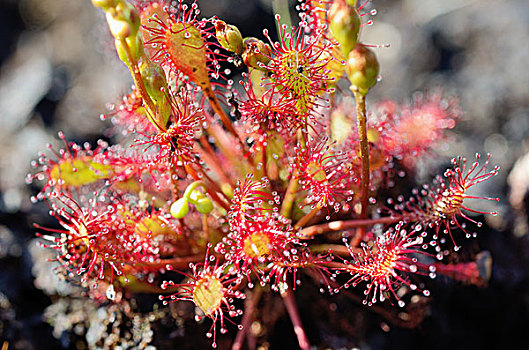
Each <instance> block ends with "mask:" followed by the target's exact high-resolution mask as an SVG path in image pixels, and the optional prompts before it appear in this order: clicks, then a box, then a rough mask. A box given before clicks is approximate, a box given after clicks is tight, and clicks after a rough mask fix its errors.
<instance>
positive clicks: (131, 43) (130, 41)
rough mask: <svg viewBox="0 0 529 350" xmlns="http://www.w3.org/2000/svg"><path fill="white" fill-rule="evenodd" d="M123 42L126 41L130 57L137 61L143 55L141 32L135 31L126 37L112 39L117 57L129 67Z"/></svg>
mask: <svg viewBox="0 0 529 350" xmlns="http://www.w3.org/2000/svg"><path fill="white" fill-rule="evenodd" d="M124 42H126V43H127V46H128V47H129V50H130V53H131V55H132V57H133V58H134V60H135V61H136V62H137V61H138V60H139V59H140V57H141V56H142V55H143V39H142V37H141V34H139V33H137V34H136V35H135V36H131V37H127V38H125V39H116V40H115V41H114V43H115V45H116V51H117V53H118V56H119V59H120V60H121V61H123V63H125V64H126V65H127V67H130V62H129V59H128V57H127V53H126V52H127V51H126V48H125V45H124Z"/></svg>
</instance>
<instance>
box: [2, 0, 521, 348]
mask: <svg viewBox="0 0 529 350" xmlns="http://www.w3.org/2000/svg"><path fill="white" fill-rule="evenodd" d="M198 3H199V5H200V8H201V10H202V15H203V16H204V17H210V16H212V15H213V14H215V15H217V16H218V17H220V18H222V19H224V20H225V21H226V22H230V23H233V24H236V25H237V26H238V27H239V28H240V29H241V32H243V34H244V35H245V36H257V37H262V29H263V28H270V29H271V30H272V29H273V28H274V23H273V17H272V6H271V0H255V1H250V0H199V1H198ZM295 5H296V3H295V2H291V7H292V8H294V6H295ZM368 6H370V7H369V9H371V8H376V9H377V15H376V16H375V18H374V25H372V26H366V27H364V28H363V32H362V35H361V40H362V41H363V42H364V43H368V44H374V45H376V44H381V45H384V44H390V47H389V48H378V49H376V51H377V54H378V55H379V60H380V63H381V75H382V81H381V82H380V83H379V84H378V85H377V86H376V88H375V89H374V90H373V93H371V94H370V101H378V100H381V99H388V98H391V99H395V100H396V101H397V102H403V101H406V100H409V99H410V98H411V96H412V95H413V94H414V93H415V92H417V91H425V90H426V91H427V90H434V89H436V88H439V87H440V88H442V90H443V91H444V92H445V93H446V94H448V95H456V96H458V97H459V98H460V102H461V108H462V110H463V111H464V116H463V120H462V121H461V122H460V123H459V124H458V125H457V127H456V128H455V129H454V134H455V135H456V136H455V139H454V141H453V142H451V143H449V144H446V145H443V147H442V148H441V149H439V150H438V152H439V154H441V156H442V157H444V161H445V162H446V161H447V160H448V159H449V158H450V157H453V156H455V155H463V156H466V157H469V158H471V159H472V158H473V157H474V154H475V153H476V152H479V153H482V154H486V153H491V154H492V156H493V157H492V162H493V163H495V164H499V165H500V166H501V171H500V174H499V175H498V176H496V177H495V178H493V179H491V180H490V181H487V182H486V183H484V184H483V185H482V186H480V188H479V189H478V191H479V192H480V193H486V194H487V195H488V196H491V197H500V198H501V202H500V204H498V205H496V204H495V203H494V210H496V211H498V213H499V215H498V216H495V217H486V218H485V221H486V224H487V225H485V226H486V227H485V228H484V229H482V230H481V231H480V235H479V237H478V238H477V243H476V244H478V245H479V248H480V249H481V250H487V251H490V252H491V255H492V259H493V266H492V275H491V280H490V284H489V287H488V288H486V289H479V288H477V287H465V286H461V285H457V284H450V283H448V282H447V283H446V284H444V285H441V286H438V287H437V290H435V291H433V292H432V295H433V296H432V298H433V299H434V301H433V303H432V308H431V314H430V316H429V317H427V319H426V320H425V322H424V323H423V324H422V325H421V326H420V327H419V328H417V329H415V330H406V329H399V328H398V327H390V326H388V325H387V324H385V323H384V322H383V321H380V320H379V321H378V325H379V326H378V327H374V328H373V329H370V330H368V331H365V332H363V333H362V337H361V339H360V340H359V341H356V340H355V344H356V345H357V346H358V347H360V348H365V349H400V348H402V349H404V348H407V349H409V348H431V349H445V348H448V347H450V348H453V349H488V348H492V347H497V348H510V345H513V346H514V344H516V343H517V341H518V340H521V341H522V342H523V343H522V344H525V345H524V346H528V345H527V340H526V337H525V336H524V335H525V333H524V332H526V327H527V325H528V324H529V238H528V235H527V233H528V232H529V229H528V221H527V217H528V215H527V213H528V208H529V196H528V195H527V190H528V188H529V153H528V152H529V69H527V66H528V65H529V45H527V42H528V41H529V2H528V1H527V0H510V1H508V0H504V1H497V0H495V1H493V0H490V1H487V0H374V1H373V3H372V4H370V5H368ZM237 80H238V79H236V81H237ZM131 84H132V81H131V79H130V76H129V73H128V70H127V69H126V67H125V66H124V65H123V64H122V63H121V62H120V61H119V60H118V59H117V56H116V54H115V52H114V47H113V44H112V40H111V37H110V34H109V33H108V29H107V27H106V24H105V23H104V17H103V14H102V13H101V12H98V11H97V10H96V9H94V8H93V7H92V5H91V3H90V1H88V0H0V150H1V151H0V346H2V344H4V341H8V344H9V349H44V348H45V349H55V348H57V349H60V348H75V347H77V346H78V345H79V344H76V343H72V342H71V340H70V338H68V336H67V335H65V334H63V333H61V332H60V330H57V328H56V327H55V329H54V328H53V327H51V326H50V325H49V324H48V323H46V322H45V317H44V316H43V315H44V314H45V310H46V308H48V306H49V305H50V304H51V302H52V299H53V298H52V297H51V298H50V297H49V296H47V294H48V295H49V294H53V293H47V294H45V293H44V292H43V291H42V289H45V290H46V288H47V286H46V281H42V278H41V280H40V281H39V282H37V283H35V276H36V275H38V274H39V272H38V270H39V265H36V264H35V261H38V260H39V259H41V260H42V257H41V256H40V255H39V253H38V252H36V251H37V249H35V242H34V240H33V238H34V229H33V228H32V226H31V224H32V222H39V223H41V224H44V225H45V224H46V220H50V219H49V217H48V216H47V213H46V212H47V208H46V206H45V205H43V204H42V203H41V204H39V205H33V204H32V203H31V201H30V200H29V198H30V195H31V194H32V193H33V194H34V191H35V188H32V187H30V186H28V185H27V184H26V183H25V181H24V179H25V177H26V174H27V172H28V171H29V164H30V161H31V160H33V159H35V158H36V157H37V154H38V152H40V151H45V149H46V144H47V143H52V144H55V145H59V143H58V141H57V132H58V131H59V130H61V131H64V132H65V134H66V135H67V137H68V139H69V140H72V141H76V142H84V141H88V142H92V143H93V142H94V141H95V140H97V139H98V138H100V137H101V135H102V131H103V130H104V128H105V126H108V124H105V123H108V122H102V121H101V120H100V118H99V115H100V114H101V113H105V112H106V107H105V106H106V105H107V104H108V103H111V102H116V101H119V100H120V98H121V96H122V95H123V94H124V93H125V92H127V91H128V90H129V89H130V86H131ZM432 175H434V174H432V173H430V172H425V174H423V175H422V176H424V179H425V181H429V179H431V176H432ZM32 191H33V192H32ZM489 209H491V208H489ZM37 287H39V288H37ZM70 321H71V320H70ZM70 321H68V322H70ZM64 322H67V321H64ZM320 331H321V330H320ZM325 336H329V339H330V338H332V337H331V335H328V334H327V335H321V337H325ZM342 338H343V336H342ZM333 339H334V338H333ZM333 341H334V343H333ZM327 343H328V344H335V345H329V347H332V348H337V349H338V348H344V349H345V348H348V346H349V345H347V344H350V342H348V340H347V339H345V340H343V341H342V340H340V339H338V340H337V339H334V340H329V341H327ZM6 344H7V343H6ZM43 344H45V345H43ZM340 344H341V345H340ZM272 345H273V343H272ZM79 346H81V345H79ZM274 348H275V349H280V348H281V347H277V346H276V347H274V346H272V349H274ZM2 349H3V348H2Z"/></svg>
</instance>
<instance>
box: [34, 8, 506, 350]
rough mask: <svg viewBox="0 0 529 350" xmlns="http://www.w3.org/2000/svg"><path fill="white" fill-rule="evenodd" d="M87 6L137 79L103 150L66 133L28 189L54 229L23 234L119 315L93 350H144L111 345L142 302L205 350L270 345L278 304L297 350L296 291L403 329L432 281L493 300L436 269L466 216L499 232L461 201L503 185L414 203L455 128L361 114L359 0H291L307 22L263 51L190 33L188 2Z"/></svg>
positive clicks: (457, 170) (419, 115) (468, 277)
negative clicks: (443, 279) (430, 162)
mask: <svg viewBox="0 0 529 350" xmlns="http://www.w3.org/2000/svg"><path fill="white" fill-rule="evenodd" d="M92 3H93V5H94V6H96V7H97V8H99V10H100V11H104V13H105V16H106V21H107V23H108V28H109V30H110V33H111V34H112V37H113V39H114V44H115V49H116V52H117V54H118V56H119V58H120V60H121V61H122V62H123V64H125V65H126V66H127V67H128V68H129V70H130V73H131V76H132V78H133V81H134V85H133V86H132V88H131V90H130V91H129V92H128V93H127V94H126V95H125V96H123V98H122V99H121V100H120V101H119V102H118V103H113V104H112V105H111V107H110V108H109V111H108V113H106V114H105V116H104V117H105V118H106V119H110V120H111V122H112V127H111V130H110V131H106V132H105V135H108V134H109V133H114V138H113V140H114V144H109V143H107V142H104V141H99V142H98V143H97V144H96V145H89V144H76V143H73V142H70V141H68V137H67V135H64V134H63V133H61V132H59V138H60V139H62V140H63V147H62V148H61V149H54V148H52V147H49V151H47V152H44V153H42V154H39V157H38V160H36V161H35V162H34V163H33V167H34V170H33V171H32V172H31V173H30V175H28V181H30V182H33V181H35V182H36V183H38V184H39V185H41V190H40V192H39V193H38V195H36V196H35V197H34V198H33V200H34V201H35V202H37V201H44V202H45V203H46V204H47V206H48V207H49V213H50V215H51V216H52V217H53V218H55V219H56V221H57V225H56V226H55V227H42V226H40V225H38V224H35V226H36V227H37V231H38V233H37V235H38V236H39V237H40V242H41V244H42V246H43V247H45V248H47V249H51V250H54V251H55V252H56V255H55V260H56V261H57V267H56V269H55V270H56V271H55V272H56V273H57V274H58V275H59V276H61V278H64V279H65V280H66V281H68V282H69V283H72V284H74V285H75V286H77V287H80V288H79V289H78V290H77V291H76V293H78V295H76V297H79V298H89V299H91V300H92V302H94V303H96V304H97V305H100V306H101V307H106V308H108V309H109V310H110V309H111V310H113V311H112V313H113V316H112V317H110V318H109V320H107V322H106V323H105V329H108V330H107V332H108V335H112V337H110V336H109V337H107V339H106V340H104V339H101V340H98V341H99V343H97V341H96V342H95V343H94V344H93V345H94V346H96V345H97V346H98V347H107V348H112V347H115V346H121V347H122V348H126V347H134V348H146V347H147V346H149V339H147V337H145V336H137V334H141V332H140V331H138V330H137V329H136V330H130V331H127V330H124V329H123V328H124V327H125V328H126V327H127V326H126V325H127V323H126V322H124V321H123V319H124V318H125V317H128V318H130V319H131V320H137V319H140V318H141V317H143V316H142V315H144V314H145V312H144V311H141V310H140V308H139V307H138V305H139V304H140V302H139V301H140V300H145V299H146V298H147V300H150V299H148V296H154V297H155V298H153V299H154V300H153V301H152V305H154V309H156V310H168V311H167V312H166V314H165V316H164V317H165V318H166V319H167V318H168V319H169V321H166V323H165V327H166V328H170V329H172V330H174V331H175V332H176V331H178V332H180V333H178V334H185V332H191V330H190V329H191V328H192V327H193V323H189V322H187V321H186V320H188V319H192V320H195V321H196V322H198V324H197V325H196V327H202V328H204V327H205V329H206V331H205V332H204V333H203V334H204V335H203V336H204V337H205V338H206V339H207V338H209V339H208V343H209V344H210V346H211V347H213V348H215V347H223V348H224V347H230V346H231V348H232V349H241V348H243V347H248V348H256V347H257V346H260V344H266V343H267V335H268V334H269V333H267V329H268V330H269V329H270V328H271V327H272V326H271V325H272V324H273V322H274V318H273V317H272V318H271V317H267V315H268V314H270V312H271V311H270V309H271V308H273V307H276V308H277V307H278V306H277V305H281V303H282V304H284V310H286V313H287V314H288V316H289V318H290V320H291V322H292V325H293V332H294V333H295V337H296V338H297V341H298V343H299V347H300V348H301V349H304V350H305V349H309V348H310V347H311V336H310V334H308V332H307V331H306V330H305V328H304V320H303V319H302V317H301V316H300V312H299V310H300V306H299V305H298V303H297V302H296V293H298V292H299V291H301V290H303V289H304V288H306V287H305V286H306V284H309V285H310V286H311V287H309V288H312V286H314V285H316V286H317V288H316V290H319V291H318V292H317V293H315V295H313V296H312V297H313V298H314V299H332V298H335V297H337V294H345V295H347V296H348V298H349V302H350V303H353V304H356V305H361V307H365V308H370V309H372V310H373V312H375V313H378V314H379V315H380V316H381V317H383V318H386V319H387V320H389V321H390V322H392V321H395V320H399V317H400V321H401V322H404V321H407V322H408V323H409V324H413V325H418V324H419V323H420V321H421V320H422V318H424V315H422V314H421V313H420V312H419V313H417V312H414V311H413V310H415V311H416V310H417V306H414V305H413V304H414V303H415V304H417V303H418V302H417V300H419V299H420V300H422V299H431V298H435V296H434V295H431V294H432V293H430V291H429V288H428V285H429V284H430V283H432V281H431V280H432V279H433V278H435V277H436V276H437V275H440V274H441V275H445V276H447V277H450V278H452V279H454V280H456V281H460V282H463V283H471V284H478V285H483V284H486V279H487V276H486V272H485V273H484V272H483V269H482V266H481V265H480V264H479V263H478V262H476V260H475V259H474V260H473V259H471V258H469V257H468V256H466V260H463V262H459V263H453V259H448V258H447V257H452V256H453V255H457V254H459V253H460V252H461V250H460V248H461V247H464V245H465V242H467V239H472V237H474V236H476V234H479V227H480V226H481V223H480V222H478V221H477V219H476V215H475V214H480V215H482V214H489V215H495V213H494V212H489V211H480V210H478V209H477V208H479V204H480V203H479V201H480V200H481V201H497V200H498V199H496V198H486V197H481V196H476V195H473V194H472V193H473V191H472V190H471V189H472V187H474V186H476V185H478V184H479V183H481V182H483V181H486V180H488V179H489V178H491V177H493V176H494V175H496V174H497V172H498V170H499V169H498V167H494V166H490V165H489V162H490V159H491V156H490V155H486V156H480V155H476V157H475V159H468V160H467V159H465V158H462V157H459V156H457V155H454V156H455V157H454V158H453V160H452V165H451V167H449V168H448V169H446V170H445V171H444V172H443V173H441V174H440V175H438V176H436V177H435V178H434V179H433V180H432V181H431V182H429V183H427V184H424V185H421V184H416V185H417V186H416V187H415V188H414V189H411V190H410V186H409V183H414V176H415V174H416V173H417V171H418V167H420V164H422V163H421V162H419V160H420V159H421V158H422V157H425V156H427V157H436V156H437V154H436V151H435V149H436V147H438V146H439V145H440V144H442V143H443V142H446V141H447V138H448V134H447V131H449V130H450V129H452V128H453V127H454V126H455V124H456V123H457V122H458V121H459V120H460V116H461V111H460V110H459V107H458V103H457V99H456V98H455V97H449V96H444V95H443V93H442V92H441V91H436V92H425V93H423V94H417V95H415V97H414V98H413V99H411V100H410V101H409V102H403V103H399V102H396V101H391V100H385V101H382V102H379V103H373V104H370V105H368V104H367V101H366V96H367V95H368V94H369V92H370V90H371V89H372V88H373V87H374V86H376V84H377V83H381V82H380V77H379V62H378V60H377V55H376V53H375V50H374V47H373V46H372V45H369V44H367V43H364V42H362V36H361V35H360V32H361V31H363V30H369V29H368V28H365V29H363V27H364V26H365V25H366V24H370V23H371V22H372V19H371V17H372V16H374V15H375V13H376V12H375V11H374V10H372V4H370V3H369V1H366V2H357V1H355V0H334V1H333V0H300V1H299V3H298V4H297V6H296V10H297V12H298V14H299V23H297V24H296V25H287V24H285V23H283V22H282V18H281V16H280V15H276V16H275V20H276V24H275V26H276V28H277V30H276V31H274V33H275V32H277V35H275V34H274V35H272V34H271V33H272V30H267V29H264V30H263V31H262V36H261V37H259V38H257V37H247V36H245V33H241V31H240V30H239V29H238V28H237V27H236V26H235V25H233V24H229V23H226V22H224V21H223V20H222V19H221V18H217V17H216V16H213V17H211V18H202V17H201V14H200V10H199V4H198V3H197V2H193V3H188V4H186V3H184V2H183V1H172V2H169V1H163V0H134V1H126V0H92ZM381 49H384V50H391V48H381ZM225 67H231V68H225ZM233 71H236V72H241V74H240V75H233V74H232V72H233ZM234 77H237V78H234ZM385 79H391V74H390V73H388V74H387V77H385ZM111 102H112V101H111ZM404 182H406V183H404ZM476 200H477V201H476ZM476 231H478V232H476ZM152 305H151V308H152V307H153V306H152ZM185 305H187V306H189V305H193V306H194V307H185ZM142 312H143V313H142ZM152 315H154V314H151V316H152ZM396 315H397V316H396ZM403 315H407V316H403ZM155 318H156V317H154V316H152V320H151V321H153V320H154V319H155ZM193 322H194V321H193ZM395 322H396V321H395ZM128 327H129V328H134V327H136V328H138V327H139V326H137V323H134V322H132V323H129V326H128ZM135 332H136V333H135ZM138 332H139V333H138ZM126 334H128V336H127V335H126ZM131 334H132V335H131ZM134 334H136V335H134ZM151 337H154V338H156V334H154V335H152V334H151ZM182 346H184V347H185V344H184V345H182ZM263 346H264V345H263ZM265 348H266V347H265Z"/></svg>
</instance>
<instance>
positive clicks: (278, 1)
mask: <svg viewBox="0 0 529 350" xmlns="http://www.w3.org/2000/svg"><path fill="white" fill-rule="evenodd" d="M272 10H273V11H274V13H275V14H278V15H280V16H281V24H286V25H287V30H288V28H291V27H292V19H291V18H290V9H289V8H288V0H273V1H272ZM276 26H277V28H276V29H277V32H278V33H280V32H281V31H282V29H281V28H280V27H279V26H280V24H279V23H276Z"/></svg>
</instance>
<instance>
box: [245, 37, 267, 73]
mask: <svg viewBox="0 0 529 350" xmlns="http://www.w3.org/2000/svg"><path fill="white" fill-rule="evenodd" d="M270 56H271V52H270V47H269V46H268V45H267V44H265V43H264V42H263V41H262V40H259V39H257V38H253V37H250V38H244V51H243V53H242V60H243V62H244V64H245V65H247V66H248V67H252V68H256V69H260V70H266V69H265V68H263V67H262V65H267V64H268V62H270V59H271V58H270ZM259 63H261V66H260V65H259Z"/></svg>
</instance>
